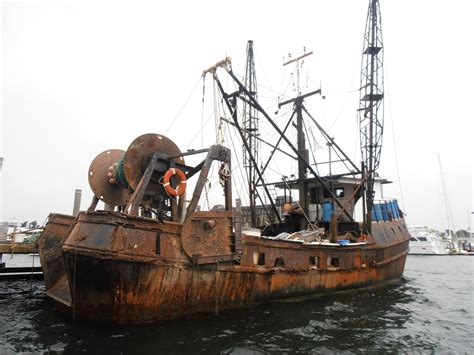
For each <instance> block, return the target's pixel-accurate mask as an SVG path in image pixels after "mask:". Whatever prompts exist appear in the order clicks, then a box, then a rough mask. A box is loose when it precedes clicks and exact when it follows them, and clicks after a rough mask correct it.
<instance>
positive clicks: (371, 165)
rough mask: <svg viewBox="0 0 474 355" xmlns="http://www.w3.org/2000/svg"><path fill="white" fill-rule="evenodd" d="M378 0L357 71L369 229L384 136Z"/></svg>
mask: <svg viewBox="0 0 474 355" xmlns="http://www.w3.org/2000/svg"><path fill="white" fill-rule="evenodd" d="M381 26H382V25H381V18H380V5H379V1H378V0H370V3H369V9H368V13H367V23H366V26H365V35H364V47H363V48H364V51H363V52H362V68H361V74H360V89H359V90H360V102H359V110H358V113H359V125H360V147H361V153H362V156H361V158H362V171H363V172H364V174H365V175H366V176H367V180H366V188H365V194H366V204H367V213H366V214H365V213H364V218H365V221H364V222H365V225H366V227H367V230H368V231H369V232H370V229H371V228H370V225H371V219H372V206H373V201H374V178H375V172H376V170H377V169H378V167H379V164H380V153H381V148H382V136H383V97H384V88H383V84H384V80H383V42H382V27H381Z"/></svg>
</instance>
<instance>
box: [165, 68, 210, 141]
mask: <svg viewBox="0 0 474 355" xmlns="http://www.w3.org/2000/svg"><path fill="white" fill-rule="evenodd" d="M200 81H201V77H199V80H198V81H197V83H196V85H194V88H193V90H192V91H191V93H190V94H189V96H188V98H187V99H186V101H185V102H184V104H183V106H182V107H181V108H180V110H179V111H178V113H177V114H176V116H175V117H174V118H173V120H172V121H171V123H170V124H169V126H168V128H167V129H166V130H165V135H166V134H167V133H168V131H169V130H170V129H171V127H173V125H174V124H175V122H176V120H177V119H178V117H179V116H180V115H181V113H182V112H183V110H184V108H185V107H186V106H187V105H188V103H189V100H191V97H192V96H193V94H194V92H195V91H196V89H197V87H198V85H199V82H200Z"/></svg>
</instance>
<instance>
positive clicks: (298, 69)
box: [283, 47, 313, 96]
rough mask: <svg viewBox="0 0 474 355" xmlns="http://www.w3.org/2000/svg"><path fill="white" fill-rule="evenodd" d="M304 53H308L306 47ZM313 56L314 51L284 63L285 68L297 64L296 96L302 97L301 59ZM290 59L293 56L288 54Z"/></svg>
mask: <svg viewBox="0 0 474 355" xmlns="http://www.w3.org/2000/svg"><path fill="white" fill-rule="evenodd" d="M303 51H304V52H306V47H304V49H303ZM311 54H313V52H312V51H311V52H308V53H304V54H303V55H300V56H299V57H297V58H295V59H290V60H289V61H287V62H284V63H283V66H285V65H288V64H291V63H294V62H296V96H300V95H301V89H300V63H299V61H300V60H301V59H303V58H305V57H308V56H310V55H311ZM288 58H291V54H288Z"/></svg>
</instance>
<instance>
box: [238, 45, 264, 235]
mask: <svg viewBox="0 0 474 355" xmlns="http://www.w3.org/2000/svg"><path fill="white" fill-rule="evenodd" d="M244 86H245V88H246V89H247V90H248V91H249V92H250V94H251V95H252V96H253V97H254V98H255V99H257V75H256V72H255V60H254V55H253V41H252V40H249V41H248V42H247V64H246V67H245V79H244ZM243 110H244V111H243V116H242V126H243V128H244V130H243V132H244V139H245V141H246V142H247V145H248V147H249V150H250V151H247V149H244V167H245V169H246V172H247V179H248V189H249V200H250V201H249V206H250V213H251V221H252V226H253V227H255V226H256V225H257V216H256V210H255V203H256V187H257V186H256V185H257V178H258V176H257V171H256V170H255V167H254V165H253V164H252V158H251V155H252V156H253V158H254V160H255V161H257V162H258V161H259V160H258V152H259V149H260V144H259V142H260V141H259V140H258V139H257V137H258V112H257V110H256V109H255V107H253V106H252V105H249V104H248V103H247V102H246V101H244V104H243Z"/></svg>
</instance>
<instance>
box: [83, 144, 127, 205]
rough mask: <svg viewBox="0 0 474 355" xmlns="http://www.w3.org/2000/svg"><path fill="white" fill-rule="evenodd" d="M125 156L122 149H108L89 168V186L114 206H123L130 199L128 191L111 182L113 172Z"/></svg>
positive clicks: (103, 199)
mask: <svg viewBox="0 0 474 355" xmlns="http://www.w3.org/2000/svg"><path fill="white" fill-rule="evenodd" d="M124 155H125V151H123V150H121V149H108V150H105V151H103V152H102V153H100V154H99V155H97V156H96V157H95V158H94V160H93V161H92V163H91V165H90V167H89V174H88V175H89V185H90V187H91V189H92V191H93V192H94V194H95V195H96V196H97V197H98V198H99V199H100V200H102V201H103V202H105V203H106V204H108V205H112V206H123V205H125V204H127V202H128V199H129V198H130V193H129V191H128V189H126V188H123V187H122V186H120V185H119V184H117V183H116V182H115V181H114V180H113V179H112V180H111V178H112V177H111V172H113V168H114V167H115V166H116V164H117V162H118V161H119V160H120V159H121V158H122V157H123V156H124Z"/></svg>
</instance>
